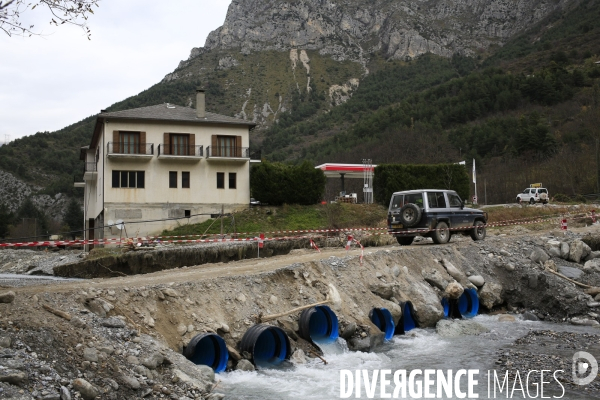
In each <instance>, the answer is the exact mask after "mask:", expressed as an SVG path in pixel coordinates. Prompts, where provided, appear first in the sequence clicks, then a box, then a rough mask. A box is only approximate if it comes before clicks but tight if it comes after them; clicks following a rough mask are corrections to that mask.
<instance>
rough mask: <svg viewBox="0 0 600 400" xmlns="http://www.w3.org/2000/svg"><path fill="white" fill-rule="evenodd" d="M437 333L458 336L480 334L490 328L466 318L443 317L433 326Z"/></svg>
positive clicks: (445, 335)
mask: <svg viewBox="0 0 600 400" xmlns="http://www.w3.org/2000/svg"><path fill="white" fill-rule="evenodd" d="M435 330H436V331H437V333H438V335H440V336H442V337H458V336H465V335H480V334H482V333H487V332H489V331H490V330H489V329H488V328H486V327H485V326H483V325H481V324H479V323H477V322H475V321H471V320H466V319H455V320H449V319H443V320H441V321H438V323H437V324H436V326H435Z"/></svg>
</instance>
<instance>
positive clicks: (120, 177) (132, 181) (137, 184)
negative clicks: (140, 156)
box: [112, 170, 146, 189]
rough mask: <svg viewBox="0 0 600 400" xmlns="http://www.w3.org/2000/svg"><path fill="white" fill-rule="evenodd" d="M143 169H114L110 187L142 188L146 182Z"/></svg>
mask: <svg viewBox="0 0 600 400" xmlns="http://www.w3.org/2000/svg"><path fill="white" fill-rule="evenodd" d="M145 181H146V179H145V173H144V171H114V170H113V172H112V187H114V188H130V189H144V187H145V184H146V182H145Z"/></svg>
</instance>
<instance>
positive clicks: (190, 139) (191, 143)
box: [188, 133, 197, 156]
mask: <svg viewBox="0 0 600 400" xmlns="http://www.w3.org/2000/svg"><path fill="white" fill-rule="evenodd" d="M188 144H189V146H190V149H189V151H188V156H195V155H197V154H196V135H194V134H193V133H190V134H189V135H188Z"/></svg>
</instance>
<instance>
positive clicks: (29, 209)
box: [17, 198, 48, 231]
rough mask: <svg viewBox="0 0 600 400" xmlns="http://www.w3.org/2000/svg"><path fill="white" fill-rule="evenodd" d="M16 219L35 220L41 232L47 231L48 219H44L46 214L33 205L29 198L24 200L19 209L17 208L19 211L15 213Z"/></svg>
mask: <svg viewBox="0 0 600 400" xmlns="http://www.w3.org/2000/svg"><path fill="white" fill-rule="evenodd" d="M17 218H18V219H22V218H35V219H36V220H37V223H38V224H39V226H40V227H41V228H42V231H46V230H48V219H47V218H46V214H44V212H42V211H40V210H39V209H38V208H37V207H36V206H35V204H33V201H32V200H31V198H28V199H26V200H25V201H24V202H23V204H21V207H19V210H18V211H17Z"/></svg>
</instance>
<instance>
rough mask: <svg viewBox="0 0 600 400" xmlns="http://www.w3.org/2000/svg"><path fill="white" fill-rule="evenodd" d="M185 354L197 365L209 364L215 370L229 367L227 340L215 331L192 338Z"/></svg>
mask: <svg viewBox="0 0 600 400" xmlns="http://www.w3.org/2000/svg"><path fill="white" fill-rule="evenodd" d="M183 355H184V356H185V357H186V358H187V359H188V360H190V361H191V362H193V363H194V364H197V365H208V366H209V367H211V368H212V369H213V370H214V371H215V372H217V373H219V372H223V371H225V369H226V368H227V361H228V360H229V351H227V345H226V344H225V340H223V338H222V337H221V336H219V335H216V334H214V333H201V334H199V335H196V336H194V337H193V338H192V340H190V343H189V344H188V345H187V346H186V348H185V350H184V351H183Z"/></svg>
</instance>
